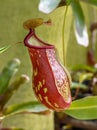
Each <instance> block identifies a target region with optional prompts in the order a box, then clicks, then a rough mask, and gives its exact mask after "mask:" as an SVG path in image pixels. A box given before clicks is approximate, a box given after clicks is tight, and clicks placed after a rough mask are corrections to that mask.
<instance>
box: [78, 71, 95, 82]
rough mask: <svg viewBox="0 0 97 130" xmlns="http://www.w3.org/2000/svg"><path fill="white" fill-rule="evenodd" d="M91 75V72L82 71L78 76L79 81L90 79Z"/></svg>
mask: <svg viewBox="0 0 97 130" xmlns="http://www.w3.org/2000/svg"><path fill="white" fill-rule="evenodd" d="M92 77H93V73H82V74H81V75H80V77H79V82H80V83H82V82H84V81H85V80H90V79H91V78H92Z"/></svg>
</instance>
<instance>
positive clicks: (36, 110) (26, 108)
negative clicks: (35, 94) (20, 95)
mask: <svg viewBox="0 0 97 130" xmlns="http://www.w3.org/2000/svg"><path fill="white" fill-rule="evenodd" d="M46 112H48V108H46V107H45V106H43V105H42V104H41V103H39V102H36V101H33V102H26V103H22V104H15V105H11V106H8V107H7V108H5V109H4V110H3V112H2V113H3V117H6V116H10V115H14V114H19V113H33V114H41V113H43V114H44V113H46ZM3 117H2V118H3Z"/></svg>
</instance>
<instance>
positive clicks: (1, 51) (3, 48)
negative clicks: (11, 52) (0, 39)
mask: <svg viewBox="0 0 97 130" xmlns="http://www.w3.org/2000/svg"><path fill="white" fill-rule="evenodd" d="M10 47H11V46H10V45H8V46H4V47H1V48H0V54H1V53H3V52H4V51H6V50H7V49H9V48H10Z"/></svg>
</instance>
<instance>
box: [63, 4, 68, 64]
mask: <svg viewBox="0 0 97 130" xmlns="http://www.w3.org/2000/svg"><path fill="white" fill-rule="evenodd" d="M67 10H68V6H66V9H65V12H64V19H63V26H62V42H63V64H64V66H66V49H67V46H66V44H65V40H64V31H65V21H66V14H67Z"/></svg>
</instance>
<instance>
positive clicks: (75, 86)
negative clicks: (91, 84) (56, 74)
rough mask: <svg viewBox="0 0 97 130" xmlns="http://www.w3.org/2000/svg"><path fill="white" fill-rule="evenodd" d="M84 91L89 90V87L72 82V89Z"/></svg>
mask: <svg viewBox="0 0 97 130" xmlns="http://www.w3.org/2000/svg"><path fill="white" fill-rule="evenodd" d="M78 87H79V88H80V89H83V90H87V86H86V85H84V84H82V83H77V82H72V84H71V89H77V88H78Z"/></svg>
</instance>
